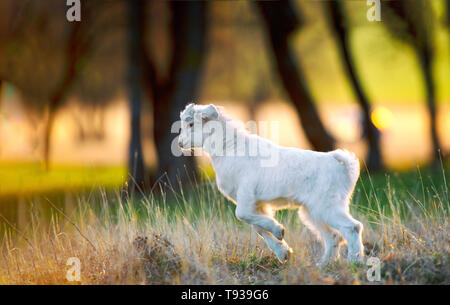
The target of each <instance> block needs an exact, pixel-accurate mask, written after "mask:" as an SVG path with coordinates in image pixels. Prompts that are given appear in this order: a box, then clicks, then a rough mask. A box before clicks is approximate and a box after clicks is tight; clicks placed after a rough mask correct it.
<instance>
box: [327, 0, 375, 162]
mask: <svg viewBox="0 0 450 305" xmlns="http://www.w3.org/2000/svg"><path fill="white" fill-rule="evenodd" d="M325 5H326V6H327V9H328V12H329V17H330V18H327V19H328V20H329V23H330V25H331V28H332V30H333V31H334V34H335V35H334V37H335V38H336V42H337V47H338V50H339V55H340V57H341V62H342V64H343V66H344V69H345V72H346V73H347V76H348V77H349V79H350V83H351V86H352V88H353V92H354V94H355V95H356V100H357V101H358V104H359V105H360V106H361V109H362V111H363V122H362V125H363V126H362V128H363V130H364V135H365V136H366V139H367V144H368V149H369V153H368V156H367V160H366V164H367V167H368V168H369V169H370V170H379V169H382V168H383V162H382V156H381V149H380V136H379V132H378V130H377V128H376V127H375V125H374V124H373V123H372V121H371V119H370V113H371V107H370V103H369V99H368V97H367V95H366V94H365V92H364V89H363V87H362V84H361V82H360V80H359V78H358V76H357V72H356V66H355V62H354V60H353V57H352V53H351V50H350V49H351V47H350V33H349V31H348V29H347V26H346V24H345V21H346V16H345V11H344V10H345V7H344V6H343V3H342V2H341V1H329V2H326V3H325Z"/></svg>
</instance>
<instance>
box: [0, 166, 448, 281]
mask: <svg viewBox="0 0 450 305" xmlns="http://www.w3.org/2000/svg"><path fill="white" fill-rule="evenodd" d="M11 170H12V169H11ZM77 170H78V169H77ZM67 172H70V171H69V170H67ZM111 180H114V179H111ZM448 181H449V171H448V168H445V169H438V170H436V169H431V168H423V169H420V170H415V171H410V172H403V173H376V174H371V175H368V174H367V173H362V175H361V179H360V180H359V182H358V184H357V186H356V190H355V194H354V196H353V199H352V204H351V210H352V214H353V215H354V217H355V218H356V219H358V220H360V221H361V222H362V223H363V224H364V231H363V240H364V243H365V246H366V255H367V256H375V257H378V258H379V259H380V260H381V261H382V268H381V277H382V279H381V282H380V283H382V284H383V283H384V284H418V283H425V284H449V283H450V273H449V272H450V266H449V258H450V257H449V250H450V249H449V244H448V232H449V229H450V226H449V225H450V224H449V222H448V220H449V217H448V216H449V214H448V212H449V211H448V208H449V195H448V194H449V193H448V189H449V185H448ZM211 182H213V181H211V180H209V181H208V180H206V181H203V182H200V183H198V184H197V185H196V186H195V187H194V188H193V189H191V190H187V189H186V190H184V191H183V193H180V192H177V193H172V192H171V191H170V190H167V193H164V194H162V195H158V196H156V195H152V194H147V195H146V196H145V197H143V198H140V199H138V198H135V199H131V198H128V197H127V196H126V193H124V192H122V191H121V190H120V189H119V188H115V189H110V190H106V189H105V188H99V187H96V185H91V186H90V189H89V188H87V189H86V190H84V191H77V190H72V191H64V190H61V189H60V193H59V194H57V195H54V196H50V195H47V194H44V193H39V194H35V195H29V196H27V199H26V200H22V203H20V201H18V202H17V206H16V208H15V210H16V211H17V212H16V213H15V214H14V213H13V214H11V215H10V216H8V217H6V216H4V218H3V217H2V219H0V224H1V229H0V232H2V234H1V235H0V256H2V259H0V284H14V283H21V284H43V283H46V284H70V283H69V282H67V280H66V279H65V274H66V271H67V268H68V267H67V266H66V265H65V262H66V260H67V258H69V257H78V258H80V260H81V263H82V266H83V269H82V270H83V271H82V279H81V283H83V284H280V283H283V284H329V283H334V284H336V283H341V284H355V283H361V284H373V283H372V282H369V281H368V280H367V278H366V272H367V269H368V268H369V267H368V266H366V265H364V264H349V263H348V262H347V261H346V259H345V256H346V247H345V246H344V247H343V249H342V251H341V259H340V260H338V261H337V262H335V263H333V264H330V265H329V266H327V267H326V268H323V269H321V268H318V267H316V265H315V263H316V262H317V260H318V259H319V258H320V255H321V251H322V247H321V244H320V243H319V242H318V241H317V240H316V239H315V237H314V236H313V235H312V234H311V233H310V232H309V231H308V230H307V229H306V228H305V227H304V226H303V225H302V224H301V223H300V221H299V220H298V217H297V216H296V213H295V212H294V211H283V212H280V213H277V215H276V218H277V219H278V220H279V221H280V222H282V223H283V224H284V225H285V227H286V241H287V242H288V243H289V245H290V246H291V247H292V248H293V250H294V255H293V257H292V259H291V261H290V262H289V263H287V264H281V263H280V262H278V260H277V259H276V257H275V256H274V254H273V253H272V252H271V251H270V249H268V247H267V246H266V245H265V243H264V241H262V240H261V239H260V238H259V237H258V236H257V235H256V234H255V232H253V231H252V229H251V227H250V226H248V225H246V224H244V223H243V222H241V221H239V220H237V219H236V217H235V215H234V209H235V206H234V205H233V204H232V203H231V202H228V201H227V200H226V199H225V198H224V197H223V196H222V195H221V194H220V193H219V192H218V190H217V188H216V186H215V185H214V184H213V183H211ZM52 185H55V184H52ZM124 194H125V195H124ZM2 215H3V214H2ZM3 258H4V259H3ZM375 284H376V283H375Z"/></svg>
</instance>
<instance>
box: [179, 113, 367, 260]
mask: <svg viewBox="0 0 450 305" xmlns="http://www.w3.org/2000/svg"><path fill="white" fill-rule="evenodd" d="M195 114H200V115H195ZM180 118H181V121H182V123H181V126H182V128H181V132H180V136H179V144H180V146H182V147H183V148H192V147H202V149H203V151H205V152H206V153H208V154H209V155H210V157H211V160H212V165H213V167H214V170H215V172H216V179H217V185H218V187H219V190H220V191H221V192H222V193H223V194H224V195H225V196H227V197H228V198H229V199H230V200H232V201H233V202H234V203H236V205H237V206H236V216H237V217H238V218H239V219H241V220H242V221H244V222H247V223H249V224H251V225H253V227H254V228H255V230H256V231H257V232H258V233H259V234H260V235H261V236H262V237H263V238H264V239H265V241H266V243H267V245H268V246H269V247H270V248H271V249H272V250H273V251H274V252H275V254H276V255H277V257H278V259H280V261H285V260H287V259H288V257H289V254H290V253H291V252H292V250H291V248H290V247H289V246H288V244H287V243H286V242H285V240H284V227H283V226H282V225H281V224H280V223H278V222H277V221H276V220H275V219H274V218H273V211H274V210H277V209H285V208H299V215H300V218H301V219H302V221H303V222H304V224H305V225H306V226H307V227H308V228H309V229H311V230H312V231H313V232H314V233H316V234H317V236H318V237H320V238H321V239H322V241H323V243H324V246H325V251H324V254H323V257H322V259H321V264H326V263H328V262H329V261H333V260H335V259H336V258H337V257H338V255H339V244H340V242H341V241H342V237H341V234H342V236H343V237H344V238H345V240H346V241H347V244H348V249H349V251H348V253H349V254H348V258H349V260H350V261H361V260H362V258H363V247H362V242H361V233H362V229H363V227H362V224H361V223H360V222H358V221H357V220H355V219H354V218H353V217H352V216H351V215H350V213H349V203H350V197H351V194H352V192H353V189H354V187H355V184H356V181H357V180H358V176H359V162H358V159H357V158H356V157H355V155H354V154H352V153H350V152H348V151H345V150H341V149H338V150H335V151H331V152H326V153H324V152H315V151H310V150H301V149H297V148H290V147H282V146H279V145H276V144H274V143H272V142H270V141H268V140H266V139H264V138H261V137H259V136H257V135H252V134H249V133H248V132H247V131H246V130H245V129H243V128H242V127H241V126H242V124H240V123H239V122H237V121H234V120H233V119H231V118H230V117H229V116H227V115H225V114H224V112H223V110H222V109H221V108H217V107H215V106H214V105H208V106H203V105H194V104H190V105H188V106H187V107H186V109H185V110H184V111H183V112H182V113H181V115H180ZM196 118H197V119H196ZM199 118H200V119H201V120H202V122H203V123H205V122H208V121H211V120H212V121H216V122H218V123H220V124H221V126H223V128H224V129H225V130H227V132H228V131H234V132H235V133H236V134H237V137H235V138H232V139H234V140H225V139H223V137H224V136H223V134H222V133H216V132H209V133H208V132H205V131H204V130H203V129H201V128H196V126H200V125H194V126H192V127H189V123H190V122H193V121H195V122H197V121H196V120H198V119H199ZM197 123H199V122H197ZM196 134H197V135H199V137H197V138H201V141H194V140H191V139H192V138H195V135H196ZM192 135H194V137H192ZM218 136H220V137H222V138H221V139H217V137H218ZM239 137H243V138H244V139H246V140H256V141H257V142H258V144H259V145H260V146H259V147H262V150H266V149H272V150H274V151H276V152H277V154H278V158H279V159H278V163H277V165H276V166H273V167H262V166H261V165H260V162H259V161H260V159H261V157H260V156H249V155H248V154H246V155H244V156H229V155H225V156H220V155H216V154H215V153H214V151H211V149H210V146H209V143H211V142H212V141H216V143H223V145H224V147H231V146H233V145H236V139H237V138H239Z"/></svg>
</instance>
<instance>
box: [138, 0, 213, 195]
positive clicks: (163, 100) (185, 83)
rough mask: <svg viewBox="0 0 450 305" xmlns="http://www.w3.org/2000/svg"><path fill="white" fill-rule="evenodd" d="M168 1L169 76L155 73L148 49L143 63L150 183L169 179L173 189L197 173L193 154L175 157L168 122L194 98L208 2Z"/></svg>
mask: <svg viewBox="0 0 450 305" xmlns="http://www.w3.org/2000/svg"><path fill="white" fill-rule="evenodd" d="M169 5H170V11H171V13H172V23H171V31H170V35H171V37H170V39H171V43H172V55H171V60H170V64H169V73H168V76H167V78H165V79H162V77H159V75H157V71H156V68H155V64H154V63H153V62H152V59H151V57H150V55H149V54H148V52H147V55H146V57H145V58H146V62H145V64H144V67H145V71H146V72H145V75H146V90H147V92H148V94H149V96H151V97H152V101H153V104H152V106H153V118H154V123H153V126H154V127H153V130H154V141H155V146H156V151H157V156H158V170H157V172H156V173H155V174H154V175H153V176H152V178H151V182H152V185H154V184H157V183H160V182H161V183H163V184H165V183H169V184H170V185H171V186H172V187H173V188H175V189H176V188H178V183H179V182H183V183H184V182H185V181H186V180H188V181H189V180H190V181H192V179H193V178H194V177H195V176H196V171H195V159H194V157H192V156H191V157H189V156H180V157H176V156H174V154H173V153H172V150H171V146H172V141H173V140H174V138H175V136H176V134H173V133H171V126H172V124H173V123H174V122H175V121H178V120H179V119H180V118H179V114H180V111H181V110H183V109H184V106H185V105H186V104H187V103H191V102H195V101H196V92H197V88H198V85H199V81H200V78H201V74H202V66H203V60H204V57H205V49H206V35H207V33H206V17H207V16H206V15H207V3H206V2H205V1H195V2H188V1H186V2H185V1H173V2H170V3H169ZM177 149H178V148H177Z"/></svg>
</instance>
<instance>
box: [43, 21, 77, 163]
mask: <svg viewBox="0 0 450 305" xmlns="http://www.w3.org/2000/svg"><path fill="white" fill-rule="evenodd" d="M80 32H81V22H74V23H73V24H72V29H71V32H70V36H69V40H68V44H67V51H66V54H67V57H66V63H65V66H64V67H63V69H64V70H63V76H62V80H61V82H60V83H59V84H58V85H57V86H56V88H55V90H54V91H53V94H52V95H51V96H50V100H49V104H48V117H47V122H46V125H45V129H44V164H45V169H46V170H48V169H49V161H50V151H51V146H50V145H51V143H50V140H51V133H52V130H53V125H54V121H55V116H56V112H57V111H58V109H59V107H60V106H61V104H62V102H63V100H64V99H65V98H66V96H67V93H68V91H69V90H70V88H71V86H72V84H73V81H74V79H75V77H76V64H77V62H78V60H79V57H80V55H81V54H80V53H79V52H78V50H77V48H78V42H79V40H80V37H79V36H80Z"/></svg>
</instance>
